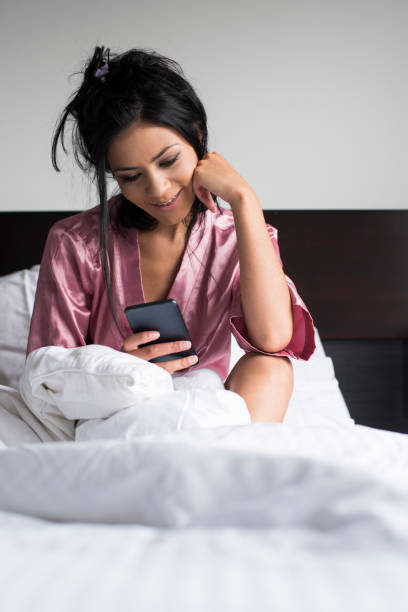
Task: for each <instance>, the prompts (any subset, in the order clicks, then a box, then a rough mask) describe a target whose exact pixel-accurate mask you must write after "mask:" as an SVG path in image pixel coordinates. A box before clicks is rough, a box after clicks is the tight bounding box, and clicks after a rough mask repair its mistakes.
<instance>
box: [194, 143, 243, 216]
mask: <svg viewBox="0 0 408 612" xmlns="http://www.w3.org/2000/svg"><path fill="white" fill-rule="evenodd" d="M193 190H194V193H195V194H196V196H197V197H198V199H199V200H201V202H202V203H203V204H204V205H205V206H207V208H209V209H210V210H211V211H212V212H217V207H216V205H215V202H214V200H213V199H212V197H211V193H213V194H215V195H216V196H219V197H220V198H221V199H222V200H224V202H228V204H230V205H231V207H232V206H233V205H234V202H235V201H237V200H238V199H239V198H240V197H241V195H242V194H243V193H247V192H248V191H252V189H251V187H250V185H249V184H248V183H247V182H246V180H245V179H243V178H242V176H241V175H240V174H238V172H237V171H236V170H235V169H234V168H233V167H232V166H231V165H230V164H229V163H228V162H227V160H226V159H225V157H223V156H222V155H221V153H216V152H214V153H206V154H205V155H204V157H203V158H202V159H200V160H199V161H198V163H197V166H196V168H195V170H194V174H193Z"/></svg>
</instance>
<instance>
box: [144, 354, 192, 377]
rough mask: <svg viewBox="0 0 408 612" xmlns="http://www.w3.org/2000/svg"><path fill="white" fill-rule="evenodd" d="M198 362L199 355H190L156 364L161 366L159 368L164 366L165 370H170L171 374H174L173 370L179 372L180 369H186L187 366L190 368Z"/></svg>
mask: <svg viewBox="0 0 408 612" xmlns="http://www.w3.org/2000/svg"><path fill="white" fill-rule="evenodd" d="M197 362H198V357H197V355H190V356H189V357H182V359H173V360H172V361H162V362H160V363H155V364H154V365H157V366H159V368H163V369H164V370H167V372H169V373H170V374H173V372H178V371H179V370H185V369H186V368H190V367H191V366H192V365H194V364H195V363H197Z"/></svg>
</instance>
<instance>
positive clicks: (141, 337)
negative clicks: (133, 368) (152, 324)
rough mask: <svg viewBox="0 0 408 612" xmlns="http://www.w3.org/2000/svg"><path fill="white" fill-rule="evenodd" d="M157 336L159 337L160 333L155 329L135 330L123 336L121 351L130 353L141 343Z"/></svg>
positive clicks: (150, 340) (155, 338)
mask: <svg viewBox="0 0 408 612" xmlns="http://www.w3.org/2000/svg"><path fill="white" fill-rule="evenodd" d="M158 338H160V333H159V332H158V331H157V330H154V331H153V330H149V331H143V332H137V333H135V334H132V335H131V336H128V337H127V338H125V341H124V343H123V346H122V348H121V351H123V352H125V353H131V352H133V351H136V350H137V349H138V348H139V346H140V345H141V344H146V343H147V342H152V340H157V339H158Z"/></svg>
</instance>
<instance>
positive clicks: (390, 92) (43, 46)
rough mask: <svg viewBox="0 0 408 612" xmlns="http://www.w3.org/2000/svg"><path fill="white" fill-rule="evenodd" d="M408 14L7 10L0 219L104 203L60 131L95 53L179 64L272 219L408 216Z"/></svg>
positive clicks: (369, 10) (198, 8)
mask: <svg viewBox="0 0 408 612" xmlns="http://www.w3.org/2000/svg"><path fill="white" fill-rule="evenodd" d="M407 9H408V2H406V1H404V0H400V1H398V0H383V1H380V0H366V1H364V0H338V1H335V0H327V1H324V0H315V1H308V0H292V1H291V0H288V1H284V0H281V1H273V0H272V1H270V2H268V1H267V0H265V1H264V2H262V1H257V0H253V1H252V2H245V3H244V2H242V1H241V0H218V1H215V0H205V1H203V0H200V1H199V2H197V1H196V0H171V1H169V0H155V1H154V2H152V1H151V0H150V1H139V0H117V1H116V2H113V1H112V0H91V1H86V0H81V1H79V0H69V1H67V0H36V1H35V2H30V1H29V0H26V1H25V2H23V1H21V0H2V3H1V8H0V41H1V42H0V45H1V64H0V78H1V82H2V88H1V89H2V95H1V99H0V104H1V115H0V116H1V118H2V127H1V134H2V136H3V142H2V145H3V146H2V147H1V151H0V155H1V184H2V200H1V209H2V210H58V209H60V210H74V209H75V210H82V209H85V208H88V207H89V206H91V205H94V204H95V203H96V200H95V195H94V193H93V191H92V190H91V189H90V188H89V187H88V183H87V180H86V179H85V178H83V177H82V176H81V175H80V172H79V171H78V170H76V169H75V168H74V167H73V163H72V162H71V161H70V160H69V159H68V158H65V156H63V154H62V153H61V152H60V160H61V162H62V167H63V172H62V173H60V174H57V173H56V172H55V171H54V170H53V169H52V166H51V161H50V143H51V136H52V131H53V127H54V124H55V121H56V119H57V117H58V115H59V113H60V111H61V110H62V108H63V107H64V105H65V103H66V100H67V98H68V96H69V95H70V94H71V92H72V91H73V90H74V89H75V88H76V87H77V86H78V84H79V81H78V80H77V79H76V78H73V79H71V81H70V82H69V81H68V76H69V75H70V74H71V73H73V72H74V71H76V70H79V69H80V68H81V66H82V64H83V61H84V60H85V59H86V58H87V57H88V55H89V54H90V53H91V52H92V50H93V47H94V46H95V44H103V45H105V46H110V47H111V49H112V50H116V51H124V50H126V49H128V48H130V47H142V48H151V49H155V50H157V51H158V52H160V53H163V54H164V55H168V56H169V57H172V58H174V59H176V60H177V61H178V62H179V63H180V64H181V66H182V67H183V69H184V71H185V73H186V76H187V77H188V78H189V79H190V80H191V82H192V84H193V85H194V86H195V88H196V90H197V92H198V94H199V95H200V96H201V98H202V101H203V103H204V105H205V107H206V110H207V113H208V119H209V133H210V142H209V150H214V151H219V152H221V153H222V154H223V155H224V156H225V157H226V158H227V159H228V160H229V161H230V163H231V164H232V165H233V166H234V167H236V169H237V170H238V171H239V172H241V174H242V175H243V176H244V177H245V179H246V180H247V181H248V182H249V183H250V184H251V185H252V187H253V188H254V190H255V191H256V192H257V194H258V196H259V197H260V199H261V202H262V206H263V208H274V209H300V208H310V209H318V208H320V209H338V208H360V209H363V208H368V209H370V208H408V203H407V193H408V189H407V187H408V178H407V177H408V172H407V168H406V166H407V163H406V162H407V143H408V122H407V109H408V86H407V58H408V36H407V30H408V27H407V26H408V10H407Z"/></svg>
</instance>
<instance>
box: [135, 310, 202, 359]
mask: <svg viewBox="0 0 408 612" xmlns="http://www.w3.org/2000/svg"><path fill="white" fill-rule="evenodd" d="M125 315H126V317H127V320H128V321H129V325H130V327H131V329H132V331H133V332H134V333H136V332H141V331H151V330H157V331H159V332H160V338H158V339H157V340H152V341H151V342H145V343H144V344H141V345H140V347H143V346H149V344H162V343H163V342H172V341H174V340H190V342H191V338H190V334H189V333H188V329H187V326H186V324H185V322H184V319H183V315H182V314H181V311H180V308H179V306H178V304H177V302H176V300H160V301H158V302H148V303H147V304H137V305H135V306H128V307H127V308H125ZM190 355H197V353H196V351H195V349H194V347H193V343H192V342H191V348H189V349H187V350H186V351H180V352H179V353H169V354H168V355H160V356H159V357H154V358H153V359H149V361H151V362H152V363H159V362H162V361H173V360H174V359H182V358H183V357H189V356H190ZM197 357H198V355H197ZM198 363H199V361H197V362H196V363H195V364H194V365H197V364H198Z"/></svg>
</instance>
